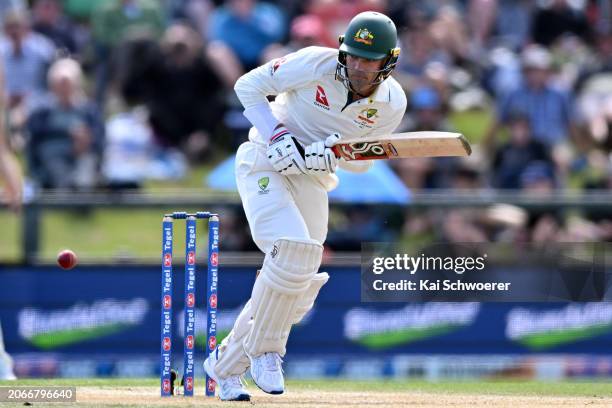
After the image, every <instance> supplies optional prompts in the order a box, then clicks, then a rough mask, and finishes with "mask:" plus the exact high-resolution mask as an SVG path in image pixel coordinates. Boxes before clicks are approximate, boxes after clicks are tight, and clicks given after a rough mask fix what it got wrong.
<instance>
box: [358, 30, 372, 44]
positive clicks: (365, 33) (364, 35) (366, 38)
mask: <svg viewBox="0 0 612 408" xmlns="http://www.w3.org/2000/svg"><path fill="white" fill-rule="evenodd" d="M353 39H354V40H355V41H357V42H359V43H363V44H365V45H372V40H374V34H372V33H371V32H370V31H369V30H368V29H367V28H360V29H359V30H357V32H356V33H355V35H354V36H353Z"/></svg>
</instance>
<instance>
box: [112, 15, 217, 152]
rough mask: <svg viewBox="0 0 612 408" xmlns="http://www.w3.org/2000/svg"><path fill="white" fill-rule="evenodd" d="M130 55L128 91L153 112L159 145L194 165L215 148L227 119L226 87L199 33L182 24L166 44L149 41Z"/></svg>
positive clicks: (126, 72)
mask: <svg viewBox="0 0 612 408" xmlns="http://www.w3.org/2000/svg"><path fill="white" fill-rule="evenodd" d="M137 47H139V48H138V49H140V50H141V51H138V49H137V48H134V49H133V50H132V51H127V54H131V55H126V57H125V58H126V59H125V61H124V62H125V63H124V65H123V67H124V72H123V73H122V76H123V79H122V81H121V82H122V87H123V89H124V91H125V92H127V93H132V94H135V95H133V96H134V97H137V98H139V99H140V100H141V102H142V104H143V105H145V106H146V107H147V109H148V111H149V115H150V122H151V125H152V127H153V131H154V134H155V138H156V141H157V142H158V143H159V144H160V145H161V146H162V147H178V148H180V149H181V150H183V152H184V153H185V154H186V155H187V156H188V157H189V158H191V159H192V160H193V161H198V160H201V159H202V158H203V157H204V156H205V155H206V154H208V153H209V151H210V148H211V147H212V145H213V143H212V140H211V139H212V137H213V134H214V133H215V131H216V129H217V126H218V124H219V123H220V118H222V117H223V112H224V104H223V99H222V97H223V94H222V91H223V90H224V88H223V82H222V80H221V78H219V77H218V76H217V75H216V73H215V71H214V70H213V68H212V67H211V65H210V63H209V60H208V59H207V58H206V54H205V52H204V45H203V43H202V39H201V38H200V36H199V35H198V33H197V32H196V31H195V30H193V29H191V28H190V27H188V26H186V25H181V24H176V25H173V26H171V27H169V28H168V29H167V30H166V32H165V33H164V35H163V37H162V40H161V44H160V45H159V46H158V45H157V44H155V43H151V42H147V41H146V40H144V41H143V42H142V44H141V45H139V46H137Z"/></svg>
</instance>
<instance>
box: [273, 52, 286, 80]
mask: <svg viewBox="0 0 612 408" xmlns="http://www.w3.org/2000/svg"><path fill="white" fill-rule="evenodd" d="M285 61H287V58H285V57H283V58H277V59H276V61H274V64H272V68H270V75H271V76H274V73H275V72H276V70H277V69H278V68H279V67H280V66H281V65H282V64H283V63H284V62H285Z"/></svg>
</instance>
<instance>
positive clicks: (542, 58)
mask: <svg viewBox="0 0 612 408" xmlns="http://www.w3.org/2000/svg"><path fill="white" fill-rule="evenodd" d="M551 64H552V61H551V56H550V54H549V52H548V51H547V50H546V49H545V48H543V47H541V46H538V45H533V46H530V47H527V48H526V49H525V50H524V51H523V55H522V67H523V79H524V83H523V84H522V85H521V86H520V87H519V88H518V89H516V90H514V91H512V92H510V93H509V94H508V95H507V96H506V97H504V98H502V100H501V102H500V103H499V105H498V112H497V118H496V120H495V121H494V123H493V125H492V126H491V128H490V129H489V131H488V134H487V135H486V137H485V140H484V144H485V146H486V147H488V148H491V147H492V144H493V142H494V137H495V136H496V135H497V132H498V130H499V128H500V126H501V125H502V124H503V123H507V122H508V119H509V116H510V115H511V114H512V113H514V112H526V113H528V115H529V125H530V128H531V130H532V134H533V139H534V140H536V141H539V142H541V143H543V144H545V145H546V146H547V147H548V148H555V147H556V146H559V145H562V144H564V143H566V142H568V139H569V137H570V136H572V137H574V138H576V136H575V128H574V123H573V110H572V103H571V98H570V95H568V94H566V93H563V92H561V91H559V90H557V89H555V88H553V86H552V85H551V82H550V74H551Z"/></svg>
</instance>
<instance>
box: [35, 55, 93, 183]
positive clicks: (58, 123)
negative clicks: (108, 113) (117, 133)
mask: <svg viewBox="0 0 612 408" xmlns="http://www.w3.org/2000/svg"><path fill="white" fill-rule="evenodd" d="M48 82H49V87H50V89H51V91H52V95H51V97H50V98H49V99H48V101H47V102H46V103H45V104H44V105H43V106H41V107H40V108H38V109H37V110H35V111H34V112H33V113H32V115H31V116H30V117H29V118H28V123H27V129H28V132H29V141H28V146H27V156H28V167H29V173H30V176H31V177H32V179H33V180H34V181H35V182H36V183H37V184H38V185H39V186H40V187H42V188H77V189H90V188H93V187H95V186H96V183H97V181H98V174H97V173H98V171H97V166H98V160H99V157H100V154H101V151H102V141H103V128H102V121H101V118H100V116H99V114H98V112H97V110H96V109H95V108H94V107H93V105H92V104H91V103H90V102H89V101H88V99H87V98H86V96H85V94H84V91H83V74H82V71H81V67H80V66H79V64H78V63H77V62H76V61H74V60H71V59H61V60H58V61H56V62H55V63H54V64H53V65H52V66H51V68H50V69H49V74H48Z"/></svg>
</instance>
